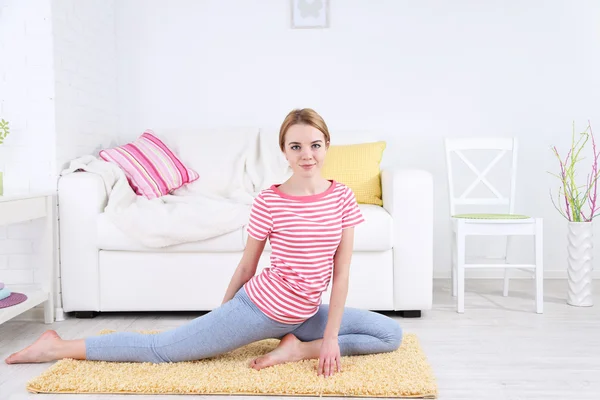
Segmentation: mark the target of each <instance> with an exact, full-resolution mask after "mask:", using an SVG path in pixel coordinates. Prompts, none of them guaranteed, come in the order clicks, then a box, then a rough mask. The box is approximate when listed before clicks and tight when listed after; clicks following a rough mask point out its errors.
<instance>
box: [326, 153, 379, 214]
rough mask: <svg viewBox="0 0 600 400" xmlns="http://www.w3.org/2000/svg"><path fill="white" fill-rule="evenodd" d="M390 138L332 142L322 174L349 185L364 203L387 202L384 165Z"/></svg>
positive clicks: (358, 199) (357, 197) (377, 203)
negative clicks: (341, 143)
mask: <svg viewBox="0 0 600 400" xmlns="http://www.w3.org/2000/svg"><path fill="white" fill-rule="evenodd" d="M385 147H386V142H383V141H381V142H371V143H360V144H350V145H338V146H333V145H332V146H329V150H328V151H327V155H326V156H325V162H324V163H323V168H322V170H321V175H322V176H323V177H324V178H325V179H333V180H336V181H338V182H340V183H343V184H344V185H346V186H348V187H349V188H350V189H352V191H353V192H354V195H355V196H356V201H357V202H358V203H361V204H376V205H379V206H381V205H383V201H382V199H381V176H380V167H379V164H380V163H381V158H382V157H383V151H384V150H385Z"/></svg>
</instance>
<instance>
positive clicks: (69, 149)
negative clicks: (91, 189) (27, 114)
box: [52, 0, 118, 169]
mask: <svg viewBox="0 0 600 400" xmlns="http://www.w3.org/2000/svg"><path fill="white" fill-rule="evenodd" d="M114 9H115V4H114V1H110V0H109V1H107V0H87V1H77V0H60V1H53V3H52V21H53V24H54V68H55V76H56V139H57V145H56V149H57V166H58V168H59V169H63V168H65V167H66V166H67V165H68V161H70V160H72V159H73V158H76V157H78V156H80V155H83V154H92V153H97V151H98V150H99V149H100V148H102V147H108V146H109V145H110V144H111V143H113V141H114V140H115V138H116V137H117V123H118V119H117V73H116V40H115V13H114Z"/></svg>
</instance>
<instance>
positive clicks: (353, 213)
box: [342, 187, 365, 229]
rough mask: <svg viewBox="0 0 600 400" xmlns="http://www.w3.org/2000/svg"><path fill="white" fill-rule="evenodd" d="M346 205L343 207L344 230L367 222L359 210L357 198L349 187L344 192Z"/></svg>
mask: <svg viewBox="0 0 600 400" xmlns="http://www.w3.org/2000/svg"><path fill="white" fill-rule="evenodd" d="M343 201H344V203H343V206H342V229H346V228H352V227H353V226H356V225H358V224H360V223H362V222H364V221H365V218H364V216H363V214H362V212H361V211H360V208H358V203H357V202H356V196H354V192H353V191H352V189H350V188H349V187H346V190H345V191H344V200H343Z"/></svg>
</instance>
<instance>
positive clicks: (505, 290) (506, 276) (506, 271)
mask: <svg viewBox="0 0 600 400" xmlns="http://www.w3.org/2000/svg"><path fill="white" fill-rule="evenodd" d="M511 237H512V236H510V235H509V236H507V237H506V248H505V249H504V263H505V264H508V247H509V245H510V240H511ZM509 274H510V271H509V269H508V268H506V269H504V286H503V288H502V295H503V296H504V297H506V296H508V280H509Z"/></svg>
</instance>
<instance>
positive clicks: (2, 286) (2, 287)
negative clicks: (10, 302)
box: [0, 282, 4, 290]
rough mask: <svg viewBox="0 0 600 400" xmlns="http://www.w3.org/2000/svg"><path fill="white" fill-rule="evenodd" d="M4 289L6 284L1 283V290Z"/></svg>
mask: <svg viewBox="0 0 600 400" xmlns="http://www.w3.org/2000/svg"><path fill="white" fill-rule="evenodd" d="M2 289H4V283H2V282H0V290H2Z"/></svg>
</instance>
